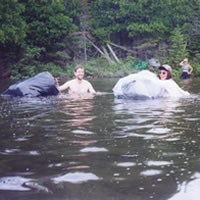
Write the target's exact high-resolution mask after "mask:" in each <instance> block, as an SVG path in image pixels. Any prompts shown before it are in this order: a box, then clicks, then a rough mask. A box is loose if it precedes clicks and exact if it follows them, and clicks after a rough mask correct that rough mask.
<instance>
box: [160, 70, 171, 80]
mask: <svg viewBox="0 0 200 200" xmlns="http://www.w3.org/2000/svg"><path fill="white" fill-rule="evenodd" d="M159 70H164V71H166V72H167V78H166V80H169V79H172V73H171V72H170V71H168V70H166V69H165V68H164V67H160V68H159ZM158 78H159V79H160V75H159V71H158Z"/></svg>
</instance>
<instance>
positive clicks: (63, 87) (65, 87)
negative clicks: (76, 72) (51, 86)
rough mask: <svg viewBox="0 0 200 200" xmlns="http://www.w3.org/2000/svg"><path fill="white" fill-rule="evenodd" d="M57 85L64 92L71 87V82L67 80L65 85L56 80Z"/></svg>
mask: <svg viewBox="0 0 200 200" xmlns="http://www.w3.org/2000/svg"><path fill="white" fill-rule="evenodd" d="M56 86H57V89H58V91H59V92H62V91H64V90H68V89H69V86H70V82H69V81H67V82H66V83H64V84H63V85H61V86H60V85H59V83H58V81H56Z"/></svg>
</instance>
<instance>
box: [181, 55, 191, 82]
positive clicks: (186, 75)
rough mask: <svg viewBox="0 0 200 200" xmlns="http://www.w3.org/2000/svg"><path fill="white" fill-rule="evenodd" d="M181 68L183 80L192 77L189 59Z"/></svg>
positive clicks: (185, 60) (182, 63) (183, 62)
mask: <svg viewBox="0 0 200 200" xmlns="http://www.w3.org/2000/svg"><path fill="white" fill-rule="evenodd" d="M180 66H181V67H182V70H183V72H182V74H181V79H189V78H190V75H191V73H192V71H193V68H192V66H191V65H190V64H189V62H188V59H187V58H185V59H184V60H183V61H182V62H181V63H180Z"/></svg>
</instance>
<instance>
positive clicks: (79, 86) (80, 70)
mask: <svg viewBox="0 0 200 200" xmlns="http://www.w3.org/2000/svg"><path fill="white" fill-rule="evenodd" d="M74 75H75V79H73V80H70V81H67V82H66V83H64V84H63V85H61V86H59V83H58V81H57V88H58V90H59V91H60V92H62V91H63V90H68V93H69V94H84V93H96V91H95V90H94V88H93V87H92V85H91V83H90V82H88V81H87V80H84V67H83V66H82V65H78V66H76V68H75V69H74Z"/></svg>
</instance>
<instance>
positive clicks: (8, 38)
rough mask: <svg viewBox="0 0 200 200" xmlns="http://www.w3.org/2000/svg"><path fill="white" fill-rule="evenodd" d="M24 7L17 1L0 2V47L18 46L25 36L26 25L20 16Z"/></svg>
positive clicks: (5, 0) (3, 0)
mask: <svg viewBox="0 0 200 200" xmlns="http://www.w3.org/2000/svg"><path fill="white" fill-rule="evenodd" d="M23 11H24V6H23V5H22V4H21V3H19V2H18V1H17V0H12V1H11V0H10V1H8V0H1V2H0V45H2V46H6V45H8V44H9V45H11V44H13V46H14V45H16V44H18V45H20V44H22V43H23V41H24V38H25V36H26V23H25V21H24V20H23V18H22V16H21V14H22V12H23Z"/></svg>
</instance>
